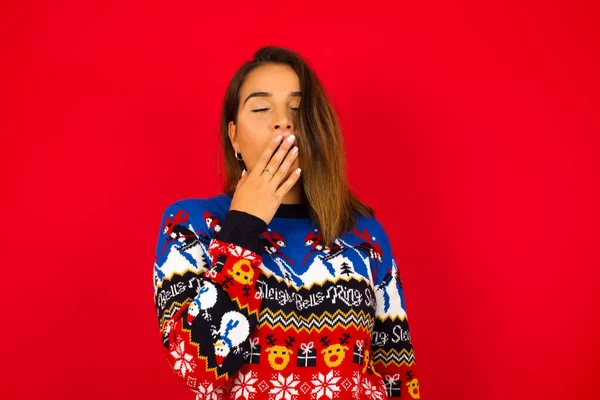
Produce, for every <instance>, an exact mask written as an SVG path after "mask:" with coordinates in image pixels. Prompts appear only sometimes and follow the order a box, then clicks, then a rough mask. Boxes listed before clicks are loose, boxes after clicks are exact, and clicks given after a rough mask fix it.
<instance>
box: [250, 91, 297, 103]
mask: <svg viewBox="0 0 600 400" xmlns="http://www.w3.org/2000/svg"><path fill="white" fill-rule="evenodd" d="M272 96H273V93H269V92H254V93H250V94H249V95H248V97H246V100H244V104H246V102H247V101H248V100H250V99H251V98H252V97H272ZM300 96H302V92H290V94H289V97H300Z"/></svg>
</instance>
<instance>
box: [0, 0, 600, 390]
mask: <svg viewBox="0 0 600 400" xmlns="http://www.w3.org/2000/svg"><path fill="white" fill-rule="evenodd" d="M325 3H326V2H323V1H320V2H315V3H314V4H312V3H310V2H276V3H272V2H264V1H261V2H250V1H248V2H243V3H239V4H235V3H232V2H218V4H220V5H214V4H207V3H203V2H189V1H184V2H164V1H163V2H151V3H149V2H123V1H118V2H117V1H93V2H92V1H83V2H82V1H71V2H66V1H61V2H58V1H54V2H29V3H27V2H23V1H18V2H17V1H13V2H2V5H1V9H0V14H1V17H0V18H2V20H1V21H0V22H1V23H0V37H2V39H1V41H2V49H1V50H2V65H1V67H0V68H1V72H2V73H1V75H2V78H1V85H2V90H1V92H2V104H1V106H2V107H1V111H0V112H1V113H2V118H1V125H0V132H2V146H1V148H2V149H1V161H0V162H1V164H0V167H1V168H2V188H3V193H4V195H2V196H1V200H0V201H1V203H0V205H1V206H2V211H3V219H4V223H3V229H2V233H1V235H2V238H1V243H2V245H1V246H2V250H1V251H2V262H1V265H2V273H3V285H2V289H1V290H0V293H1V296H2V298H1V301H2V303H1V306H2V308H3V322H2V351H1V353H2V356H1V357H2V358H1V363H2V366H3V372H2V378H1V381H2V386H3V387H2V393H3V394H2V397H3V398H6V399H13V398H15V399H19V398H22V399H33V398H45V399H59V398H61V399H76V398H77V399H78V398H87V399H106V398H110V399H132V398H144V399H164V398H169V399H192V398H193V395H192V393H191V392H188V391H187V389H186V388H185V387H184V386H183V385H182V384H180V383H179V381H178V378H177V377H176V375H175V374H174V373H173V372H172V371H171V369H170V367H169V366H168V364H167V363H166V361H165V359H164V357H163V355H162V353H161V347H160V339H159V334H158V327H157V321H156V315H155V312H154V308H153V299H152V264H153V251H154V246H155V243H156V239H157V234H158V229H159V226H158V225H159V223H160V216H161V213H162V210H163V209H164V207H166V205H167V204H169V203H170V202H173V201H175V200H178V199H181V198H186V197H205V196H212V195H215V194H217V193H219V191H220V185H219V180H218V177H217V175H216V172H215V171H216V165H215V154H216V151H217V137H218V123H219V112H220V106H221V101H222V98H223V94H224V90H225V87H226V85H227V83H228V80H229V79H230V78H231V76H232V75H233V73H234V71H235V70H236V68H237V67H238V66H239V65H240V64H241V63H242V62H243V61H245V60H247V59H249V58H250V57H251V55H252V52H253V51H254V50H256V49H257V48H258V47H260V46H263V45H267V44H274V45H281V46H287V47H290V48H292V49H295V50H297V51H299V52H300V53H301V54H303V55H304V56H305V57H306V58H307V59H308V60H309V61H310V62H311V63H312V64H313V65H314V66H315V68H316V71H317V74H318V75H319V76H320V78H321V79H322V81H323V83H324V85H325V86H326V88H327V90H328V91H329V93H330V96H331V99H332V101H333V103H334V106H335V108H336V110H337V112H338V113H339V116H340V119H341V121H342V124H343V128H344V135H345V141H346V149H345V150H346V152H347V156H348V170H349V175H350V179H351V183H352V187H353V189H354V190H355V191H356V192H357V193H358V195H359V196H360V197H361V198H362V199H364V200H365V202H367V203H368V204H370V205H371V206H373V207H374V208H375V209H376V210H377V212H378V218H379V219H380V220H381V221H382V223H383V225H384V227H385V228H386V229H387V231H388V233H389V235H390V238H391V240H392V245H393V247H394V251H395V255H396V258H397V259H398V261H399V266H400V268H401V276H402V279H403V283H404V286H405V296H406V302H407V310H408V316H409V321H410V327H411V331H412V335H411V336H412V339H413V344H414V346H415V354H416V361H417V365H418V368H419V374H420V383H421V393H422V399H509V398H510V399H526V398H539V399H542V398H543V399H545V400H552V399H592V398H600V386H599V385H598V383H597V382H598V378H597V373H598V367H596V366H597V365H598V360H597V359H598V356H599V355H600V341H599V340H598V337H599V336H598V328H599V326H598V325H599V324H600V321H599V319H600V313H599V312H598V305H599V302H600V301H599V297H598V295H597V294H596V292H597V282H598V271H597V270H598V266H600V262H599V261H600V259H599V258H600V257H599V256H598V249H599V245H598V238H599V236H600V235H599V233H598V222H600V221H599V219H600V218H599V211H598V205H599V200H600V198H599V195H598V180H599V179H598V165H597V157H598V148H599V146H598V145H599V140H598V134H599V133H600V129H599V128H600V126H599V125H600V124H599V123H598V110H599V105H600V104H599V102H598V93H599V89H600V85H599V73H598V71H599V70H600V63H599V56H598V54H599V52H598V48H599V47H600V46H599V41H598V39H599V36H600V35H599V32H598V18H597V16H598V14H597V12H596V10H595V9H594V7H593V6H591V5H589V4H584V3H583V2H577V1H572V0H569V1H567V0H562V1H555V2H542V1H537V2H534V1H526V2H523V1H505V2H475V1H460V0H459V1H452V2H434V3H431V2H429V3H427V4H425V3H422V2H417V3H419V4H420V5H414V4H413V3H414V2H401V3H398V2H390V3H389V5H385V4H383V3H381V2H371V3H370V4H369V7H368V8H365V7H360V8H352V7H350V6H349V3H344V4H339V5H326V4H325ZM409 3H410V4H409ZM550 3H551V4H550ZM591 3H592V2H590V4H591Z"/></svg>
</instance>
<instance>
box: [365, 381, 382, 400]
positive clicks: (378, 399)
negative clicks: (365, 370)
mask: <svg viewBox="0 0 600 400" xmlns="http://www.w3.org/2000/svg"><path fill="white" fill-rule="evenodd" d="M362 387H363V389H364V393H365V397H368V398H373V399H375V400H383V395H382V393H381V391H380V390H379V389H378V388H377V386H375V385H373V383H372V382H371V381H369V380H368V379H364V380H363V382H362Z"/></svg>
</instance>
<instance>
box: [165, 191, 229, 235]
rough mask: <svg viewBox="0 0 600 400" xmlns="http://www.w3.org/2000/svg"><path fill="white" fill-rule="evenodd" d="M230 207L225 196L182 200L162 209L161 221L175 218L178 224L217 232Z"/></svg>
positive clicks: (227, 197) (218, 195)
mask: <svg viewBox="0 0 600 400" xmlns="http://www.w3.org/2000/svg"><path fill="white" fill-rule="evenodd" d="M230 205H231V197H230V196H228V195H226V194H217V195H215V196H210V197H202V198H197V197H190V198H183V199H179V200H176V201H174V202H172V203H170V204H168V205H167V206H166V207H164V208H163V219H169V218H170V219H173V218H174V217H175V218H176V219H177V220H178V221H179V222H187V223H189V224H193V225H195V226H197V227H200V228H201V229H204V228H205V227H206V228H208V229H209V230H212V229H211V228H213V229H214V228H216V230H217V231H218V230H219V227H220V225H221V222H222V221H223V219H224V218H225V214H227V211H229V206H230Z"/></svg>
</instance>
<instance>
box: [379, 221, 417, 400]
mask: <svg viewBox="0 0 600 400" xmlns="http://www.w3.org/2000/svg"><path fill="white" fill-rule="evenodd" d="M380 236H381V237H382V238H383V240H382V241H381V245H382V248H381V252H382V254H383V256H382V262H381V264H380V265H378V266H377V271H376V276H374V277H373V279H374V283H375V298H376V300H377V309H376V315H375V326H374V328H373V337H372V341H371V346H372V351H373V367H374V369H375V370H376V371H377V373H378V374H380V375H381V377H382V378H383V380H384V383H385V386H386V394H387V398H388V399H392V398H398V397H399V398H403V399H419V397H420V396H419V381H418V378H417V375H416V370H415V354H414V351H413V346H412V342H411V338H410V330H409V327H408V319H407V316H406V306H405V302H404V291H403V289H402V281H401V278H400V273H399V270H398V266H397V264H396V260H395V258H394V256H393V252H392V248H391V244H390V241H389V238H388V237H387V235H386V234H385V232H384V233H383V234H381V233H380Z"/></svg>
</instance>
